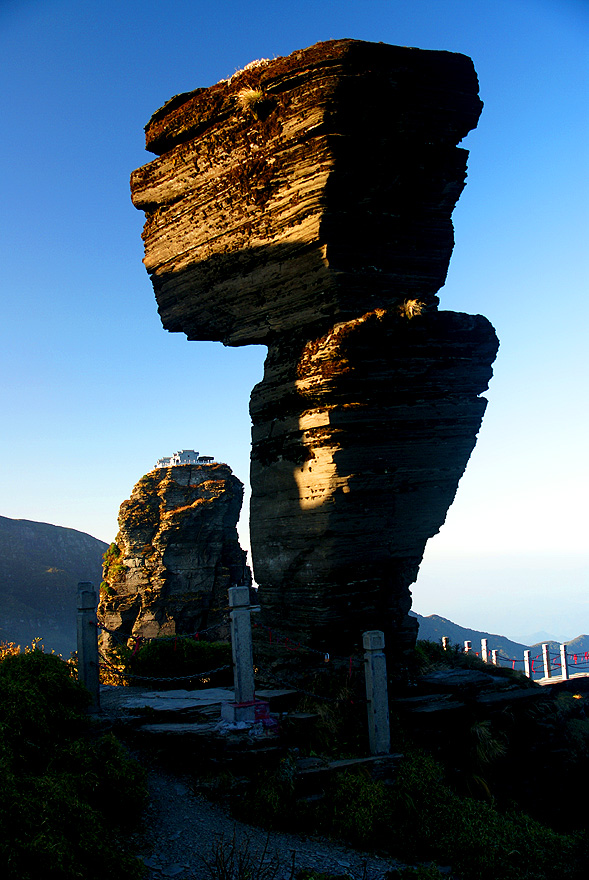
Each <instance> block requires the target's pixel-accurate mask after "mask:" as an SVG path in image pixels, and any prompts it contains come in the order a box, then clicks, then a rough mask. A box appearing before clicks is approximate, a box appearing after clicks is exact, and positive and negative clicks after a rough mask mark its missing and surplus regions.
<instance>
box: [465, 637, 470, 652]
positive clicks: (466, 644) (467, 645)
mask: <svg viewBox="0 0 589 880" xmlns="http://www.w3.org/2000/svg"><path fill="white" fill-rule="evenodd" d="M470 651H472V642H469V641H468V639H467V640H466V641H465V643H464V653H465V654H469V653H470Z"/></svg>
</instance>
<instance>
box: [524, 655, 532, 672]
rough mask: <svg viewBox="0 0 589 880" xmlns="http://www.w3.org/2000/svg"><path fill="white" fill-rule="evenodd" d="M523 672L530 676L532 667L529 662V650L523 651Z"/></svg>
mask: <svg viewBox="0 0 589 880" xmlns="http://www.w3.org/2000/svg"><path fill="white" fill-rule="evenodd" d="M524 673H525V675H527V676H528V678H531V677H532V667H531V664H530V651H524Z"/></svg>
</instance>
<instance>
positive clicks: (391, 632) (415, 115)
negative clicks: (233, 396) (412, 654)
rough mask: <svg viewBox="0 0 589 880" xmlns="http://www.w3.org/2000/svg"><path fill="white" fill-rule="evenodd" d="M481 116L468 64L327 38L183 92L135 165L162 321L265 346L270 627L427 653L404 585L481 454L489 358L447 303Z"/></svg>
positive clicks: (259, 448) (260, 432) (256, 476)
mask: <svg viewBox="0 0 589 880" xmlns="http://www.w3.org/2000/svg"><path fill="white" fill-rule="evenodd" d="M481 107H482V104H481V102H480V100H479V98H478V83H477V78H476V74H475V72H474V69H473V66H472V62H471V61H470V59H469V58H467V57H465V56H463V55H458V54H454V53H449V52H430V51H423V50H419V49H410V48H405V47H396V46H387V45H385V44H381V43H379V44H373V43H364V42H360V41H355V40H340V41H334V42H329V43H319V44H317V45H315V46H312V47H310V48H309V49H305V50H301V51H300V52H295V53H293V54H292V55H290V56H288V57H287V58H277V59H275V60H273V61H269V62H260V63H256V64H253V65H251V66H248V68H246V69H245V70H244V71H242V72H240V73H238V74H236V75H235V76H234V77H232V78H231V79H230V80H229V81H225V82H221V83H218V84H217V85H215V86H211V87H210V88H208V89H197V90H196V91H194V92H191V93H188V94H185V95H180V96H177V97H175V98H173V99H172V100H171V101H169V102H168V103H167V104H166V105H165V106H164V107H163V108H162V109H161V110H159V111H158V112H157V113H156V114H155V115H154V116H153V117H152V119H151V120H150V122H149V124H148V126H147V128H146V133H147V147H148V149H149V150H151V151H153V152H155V153H156V154H158V156H159V157H158V158H157V159H155V160H154V161H153V162H151V163H150V164H148V165H146V166H144V167H143V168H140V169H138V170H137V171H135V172H134V174H133V176H132V180H131V188H132V195H133V202H134V204H135V205H136V206H137V207H138V208H142V209H143V210H144V211H145V213H146V225H145V230H144V234H143V237H144V241H145V264H146V267H147V269H148V271H149V273H150V275H151V277H152V281H153V285H154V289H155V293H156V298H157V301H158V306H159V312H160V315H161V318H162V322H163V324H164V327H166V329H168V330H171V331H182V332H184V333H186V335H187V336H188V338H189V339H195V340H196V339H211V340H220V341H222V342H224V343H225V344H228V345H244V344H248V343H265V344H266V345H267V346H268V357H267V361H266V365H265V372H264V379H263V381H262V382H261V383H260V384H259V385H257V386H256V388H255V389H254V391H253V394H252V400H251V414H252V421H253V432H252V438H253V446H252V470H251V483H252V502H251V539H252V556H253V564H254V575H255V579H256V581H257V583H258V585H259V591H260V592H259V595H260V602H261V605H262V614H263V618H264V621H265V622H266V623H267V624H268V625H269V626H271V627H275V628H276V629H277V630H280V631H282V632H283V633H285V634H286V635H288V636H289V637H291V638H297V639H298V640H303V639H304V640H305V641H306V642H307V643H309V644H311V645H313V646H315V647H319V648H325V649H326V650H330V649H331V650H332V651H341V652H345V653H348V652H349V651H352V650H354V649H355V648H357V647H358V646H359V644H360V641H361V633H362V631H363V630H365V629H370V628H378V629H384V630H385V632H386V634H387V640H388V644H389V646H390V650H391V654H392V656H393V657H394V658H396V659H397V660H398V659H400V658H401V659H402V655H403V653H404V652H405V651H406V650H407V649H408V648H409V647H410V646H411V645H412V643H413V641H414V639H415V624H414V621H412V620H411V619H410V618H409V617H408V616H407V612H408V610H409V608H410V604H411V598H410V590H409V587H410V585H411V583H413V581H414V580H415V578H416V576H417V571H418V566H419V563H420V561H421V558H422V555H423V551H424V547H425V543H426V541H427V540H428V538H429V537H431V535H433V534H435V533H436V532H437V531H438V530H439V528H440V526H441V525H442V524H443V522H444V519H445V516H446V512H447V510H448V507H449V506H450V504H451V503H452V500H453V498H454V495H455V493H456V488H457V485H458V481H459V479H460V476H461V475H462V473H463V471H464V468H465V467H466V463H467V461H468V458H469V456H470V453H471V451H472V449H473V447H474V444H475V442H476V435H477V432H478V430H479V427H480V423H481V419H482V415H483V412H484V407H485V401H484V400H483V399H481V398H480V396H479V395H480V394H481V392H483V391H484V390H485V389H486V388H487V385H488V381H489V378H490V376H491V364H492V362H493V360H494V357H495V354H496V350H497V340H496V337H495V333H494V331H493V329H492V327H491V326H490V324H489V323H488V321H486V319H485V318H482V317H481V316H469V315H464V314H455V313H451V312H441V311H438V308H437V307H438V297H437V292H438V291H439V289H440V287H441V286H442V285H443V283H444V281H445V278H446V273H447V269H448V263H449V260H450V256H451V253H452V248H453V241H454V239H453V227H452V221H451V214H452V210H453V208H454V205H455V203H456V200H457V199H458V197H459V195H460V193H461V191H462V189H463V187H464V182H465V177H466V159H467V152H466V151H465V150H463V149H460V148H458V147H457V144H458V143H459V142H460V140H461V139H462V138H463V137H464V136H465V135H466V134H467V133H468V131H469V130H470V129H472V128H474V127H475V126H476V123H477V120H478V117H479V114H480V111H481Z"/></svg>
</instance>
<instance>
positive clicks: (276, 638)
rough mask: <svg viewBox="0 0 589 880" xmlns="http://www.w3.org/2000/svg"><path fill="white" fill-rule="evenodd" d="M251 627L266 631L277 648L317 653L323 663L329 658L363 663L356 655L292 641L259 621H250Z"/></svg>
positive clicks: (348, 662) (271, 643) (328, 660)
mask: <svg viewBox="0 0 589 880" xmlns="http://www.w3.org/2000/svg"><path fill="white" fill-rule="evenodd" d="M252 629H257V630H260V631H262V632H266V633H267V635H268V642H269V644H270V645H274V646H275V647H277V648H285V649H286V650H287V651H293V652H295V653H296V652H298V651H307V652H308V653H310V654H317V655H319V656H320V657H323V661H324V662H325V663H329V662H330V661H331V660H337V661H340V662H342V663H346V664H349V665H350V668H351V666H352V664H354V663H358V664H360V665H362V664H363V663H364V661H363V660H361V659H360V658H358V657H353V656H348V657H344V656H343V655H337V654H332V653H331V652H329V651H322V650H320V649H319V648H311V647H310V646H309V645H303V644H301V642H296V643H295V642H293V641H292V639H291V638H290V636H287V635H286V634H285V633H281V632H280V631H278V630H275V629H272V628H271V627H269V626H264V625H263V624H261V623H252Z"/></svg>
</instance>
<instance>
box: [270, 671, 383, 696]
mask: <svg viewBox="0 0 589 880" xmlns="http://www.w3.org/2000/svg"><path fill="white" fill-rule="evenodd" d="M254 677H255V678H257V679H260V678H261V677H263V678H264V679H268V678H269V679H270V680H271V681H273V682H274V683H275V684H279V685H281V686H282V687H288V688H292V689H293V690H296V692H297V693H299V694H303V696H305V697H311V698H312V699H314V700H319V701H320V702H323V703H356V702H358V703H360V702H364V703H365V702H366V700H356V699H355V700H351V699H350V698H349V697H325V696H323V695H322V694H316V693H314V692H313V691H308V690H305V689H304V688H302V687H301V686H300V685H299V684H298V683H297V682H292V681H287V680H286V679H284V678H278V676H276V675H274V673H272V672H270V671H269V670H268V669H262V668H260V667H257V669H256V670H255V672H254Z"/></svg>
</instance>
